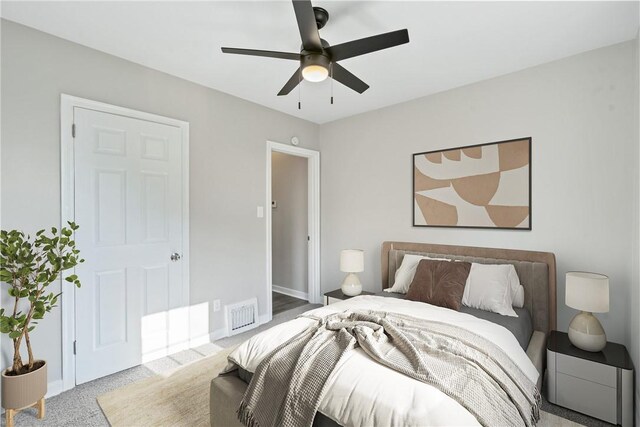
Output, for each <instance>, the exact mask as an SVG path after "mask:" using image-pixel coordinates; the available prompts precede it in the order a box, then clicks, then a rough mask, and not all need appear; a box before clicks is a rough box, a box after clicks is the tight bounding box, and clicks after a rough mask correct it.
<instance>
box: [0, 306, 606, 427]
mask: <svg viewBox="0 0 640 427" xmlns="http://www.w3.org/2000/svg"><path fill="white" fill-rule="evenodd" d="M317 306H318V305H312V304H307V305H304V306H301V307H297V308H295V309H292V310H289V311H285V312H283V313H280V314H278V315H274V317H273V321H272V322H270V323H269V324H265V325H262V326H260V327H258V328H256V329H253V330H251V331H247V332H245V333H243V334H239V335H236V336H233V337H228V338H224V339H221V340H218V341H216V342H215V343H211V344H206V345H204V346H202V347H198V348H194V349H190V350H187V351H184V352H180V353H177V354H174V355H171V356H168V357H165V358H162V359H159V360H156V361H154V362H152V363H148V364H145V365H141V366H137V367H135V368H132V369H128V370H126V371H122V372H118V373H116V374H113V375H109V376H108V377H104V378H100V379H98V380H95V381H91V382H89V383H86V384H82V385H79V386H77V387H76V388H74V389H73V390H70V391H67V392H64V393H62V394H60V395H58V396H54V397H52V398H50V399H48V400H47V416H46V418H45V419H44V420H37V419H36V417H35V410H25V411H23V412H21V413H20V414H18V415H17V416H16V426H19V427H22V426H34V427H49V426H65V427H74V426H79V427H80V426H82V427H92V426H106V425H108V422H107V419H106V418H105V416H104V415H103V413H102V410H101V409H100V406H99V405H98V403H97V400H96V399H97V397H98V396H100V395H108V393H109V392H111V391H113V390H116V389H120V388H123V387H127V386H128V387H132V388H131V389H133V390H135V384H134V383H137V382H141V381H144V383H143V384H144V385H146V386H151V387H152V389H153V387H155V388H156V389H157V390H165V391H164V392H162V393H159V394H158V395H159V396H162V395H163V393H169V392H168V391H166V390H172V387H170V386H169V387H167V384H172V382H169V383H167V381H162V380H163V379H165V380H166V379H168V378H171V377H172V376H171V375H170V373H174V375H173V377H174V378H175V379H177V380H178V381H177V382H176V383H180V384H183V386H185V384H187V386H189V387H191V388H193V387H195V386H193V384H191V383H192V382H193V381H191V382H189V381H187V382H186V383H185V382H184V381H180V375H177V376H176V375H175V372H176V369H180V368H183V369H185V370H192V369H194V368H195V369H196V370H197V367H196V365H198V364H202V362H203V361H204V363H205V364H206V363H211V361H212V360H213V359H212V358H209V359H208V362H207V360H205V359H206V358H208V357H209V356H212V355H215V354H216V353H219V352H221V351H223V349H225V348H226V349H228V348H231V347H234V346H236V345H238V344H240V343H242V342H243V341H244V340H246V339H247V338H249V337H250V336H252V335H254V334H256V333H258V332H261V331H263V330H265V329H268V328H270V327H272V326H274V325H276V324H279V323H283V322H286V321H288V320H290V319H293V318H294V317H296V316H297V315H298V314H300V313H303V312H305V311H307V310H310V309H312V308H315V307H317ZM213 358H215V356H213ZM194 362H195V363H194ZM214 364H215V363H214ZM185 372H188V371H185ZM198 377H199V376H197V375H196V376H195V377H193V376H192V377H191V378H198ZM203 378H204V380H203V381H205V382H206V383H208V378H206V377H204V376H203ZM194 381H195V380H194ZM131 384H134V386H131ZM158 384H164V386H158ZM192 386H193V387H192ZM194 390H197V388H195V389H194ZM112 395H113V394H112ZM116 395H117V393H116ZM178 398H179V397H174V400H175V399H178ZM153 401H156V400H153ZM157 402H162V399H158V400H157ZM183 406H189V405H183ZM542 409H543V410H544V411H546V413H547V414H544V417H543V419H542V421H541V422H540V423H539V424H538V425H539V426H545V427H570V426H574V424H572V423H566V422H565V421H564V420H563V419H562V418H564V419H566V420H572V421H574V422H576V423H579V424H582V425H585V426H589V427H601V426H609V425H610V424H607V423H605V422H602V421H599V420H596V419H593V418H590V417H588V416H585V415H582V414H579V413H576V412H573V411H570V410H568V409H564V408H561V407H559V406H555V405H552V404H550V403H548V402H547V401H546V400H545V401H544V402H543V407H542ZM176 413H180V412H179V411H176ZM548 414H554V415H557V416H559V417H562V418H558V417H555V416H552V415H548ZM169 416H170V414H169ZM116 419H118V418H116ZM2 425H4V419H3V420H2ZM116 425H124V424H116ZM146 425H150V424H146ZM156 425H157V424H156Z"/></svg>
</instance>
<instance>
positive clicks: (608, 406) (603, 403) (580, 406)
mask: <svg viewBox="0 0 640 427" xmlns="http://www.w3.org/2000/svg"><path fill="white" fill-rule="evenodd" d="M558 356H561V355H560V354H559V355H558ZM572 359H575V358H572ZM590 366H596V364H595V363H593V364H591V365H590ZM556 391H557V404H558V405H560V406H564V407H567V408H570V409H573V410H575V411H578V412H582V413H583V414H587V415H591V416H592V417H596V418H600V419H602V420H605V421H608V422H610V423H612V424H616V423H617V414H616V412H617V408H618V405H617V400H616V399H617V390H616V389H615V388H612V387H607V386H604V385H602V384H597V383H594V382H591V381H586V380H583V379H580V378H576V377H572V376H571V375H565V374H562V373H560V372H558V373H557V377H556Z"/></svg>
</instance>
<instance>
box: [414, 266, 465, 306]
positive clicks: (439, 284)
mask: <svg viewBox="0 0 640 427" xmlns="http://www.w3.org/2000/svg"><path fill="white" fill-rule="evenodd" d="M469 270H471V263H469V262H458V261H435V260H430V259H423V260H421V261H420V263H419V264H418V267H417V268H416V274H415V276H413V282H411V285H410V286H409V292H407V299H409V300H412V301H421V302H426V303H429V304H433V305H439V306H440V307H445V308H451V309H453V310H460V306H461V305H462V294H463V293H464V285H465V284H466V282H467V277H469Z"/></svg>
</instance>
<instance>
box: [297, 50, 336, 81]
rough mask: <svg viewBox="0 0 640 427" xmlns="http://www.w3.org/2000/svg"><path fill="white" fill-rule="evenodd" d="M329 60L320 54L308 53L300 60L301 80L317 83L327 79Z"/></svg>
mask: <svg viewBox="0 0 640 427" xmlns="http://www.w3.org/2000/svg"><path fill="white" fill-rule="evenodd" d="M330 66H331V60H330V59H329V57H327V56H326V55H324V54H322V53H308V54H306V55H304V56H303V57H302V58H301V62H300V68H301V69H302V78H303V79H305V80H306V81H308V82H314V83H318V82H321V81H324V80H326V78H327V77H329V67H330Z"/></svg>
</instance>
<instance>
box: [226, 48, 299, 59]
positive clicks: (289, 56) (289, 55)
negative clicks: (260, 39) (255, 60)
mask: <svg viewBox="0 0 640 427" xmlns="http://www.w3.org/2000/svg"><path fill="white" fill-rule="evenodd" d="M222 53H234V54H236V55H251V56H266V57H268V58H278V59H290V60H292V61H299V60H300V54H299V53H290V52H275V51H272V50H256V49H237V48H235V47H223V48H222Z"/></svg>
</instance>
